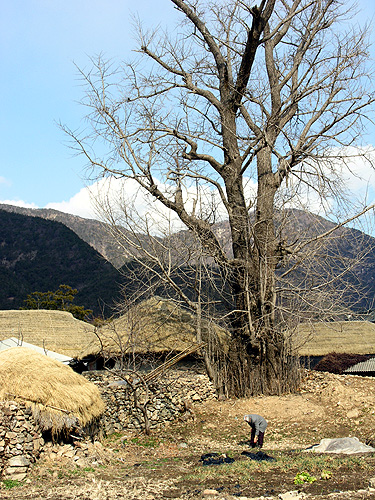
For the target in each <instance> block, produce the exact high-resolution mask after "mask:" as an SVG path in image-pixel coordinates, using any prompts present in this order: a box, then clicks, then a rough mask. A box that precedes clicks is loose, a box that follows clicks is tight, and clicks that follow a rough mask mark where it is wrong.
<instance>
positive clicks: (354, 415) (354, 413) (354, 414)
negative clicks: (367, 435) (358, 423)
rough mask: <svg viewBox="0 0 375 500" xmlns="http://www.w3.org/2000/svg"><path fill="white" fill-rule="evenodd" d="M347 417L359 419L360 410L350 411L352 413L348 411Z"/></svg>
mask: <svg viewBox="0 0 375 500" xmlns="http://www.w3.org/2000/svg"><path fill="white" fill-rule="evenodd" d="M346 416H347V417H348V418H358V417H359V410H358V409H356V408H355V409H354V410H350V411H348V413H347V414H346Z"/></svg>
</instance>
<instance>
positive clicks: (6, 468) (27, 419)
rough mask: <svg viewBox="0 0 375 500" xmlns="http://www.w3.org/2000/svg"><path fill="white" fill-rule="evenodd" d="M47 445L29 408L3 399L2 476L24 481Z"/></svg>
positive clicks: (0, 416) (0, 430)
mask: <svg viewBox="0 0 375 500" xmlns="http://www.w3.org/2000/svg"><path fill="white" fill-rule="evenodd" d="M43 445H44V439H43V437H42V433H41V431H40V430H39V428H38V426H37V424H36V423H35V421H34V418H33V416H32V413H31V410H30V408H27V407H26V406H24V405H22V404H20V403H15V402H13V401H2V402H0V476H2V477H3V478H4V479H8V478H9V479H13V480H18V481H22V480H23V479H24V478H25V477H26V474H27V471H28V468H29V467H30V465H31V464H32V463H33V462H35V460H36V459H37V458H38V456H39V454H40V452H41V449H42V447H43Z"/></svg>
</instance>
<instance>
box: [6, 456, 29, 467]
mask: <svg viewBox="0 0 375 500" xmlns="http://www.w3.org/2000/svg"><path fill="white" fill-rule="evenodd" d="M8 465H9V467H28V466H29V465H30V460H28V459H27V458H26V457H24V456H22V455H18V456H16V457H12V458H11V459H10V460H9V462H8Z"/></svg>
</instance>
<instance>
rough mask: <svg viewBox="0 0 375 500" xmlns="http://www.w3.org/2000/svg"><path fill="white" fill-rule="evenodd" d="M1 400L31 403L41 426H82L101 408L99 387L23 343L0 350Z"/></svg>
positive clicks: (54, 427)
mask: <svg viewBox="0 0 375 500" xmlns="http://www.w3.org/2000/svg"><path fill="white" fill-rule="evenodd" d="M0 400H2V401H3V400H15V401H20V402H23V403H24V404H26V405H27V406H30V407H31V408H32V410H33V414H34V417H35V418H36V419H37V420H38V422H39V424H40V425H41V427H42V428H43V429H44V430H51V431H52V432H53V433H57V432H61V431H63V430H69V428H71V427H75V426H76V424H77V423H78V425H79V426H80V427H85V426H87V425H88V424H89V423H91V422H93V421H95V420H96V419H97V418H98V417H100V415H101V414H102V413H103V412H104V409H105V407H104V403H103V401H102V399H101V397H100V393H99V390H98V388H97V387H96V386H95V385H94V384H92V383H91V382H89V381H87V380H86V379H85V378H84V377H82V375H78V373H75V372H74V371H73V370H72V369H71V368H70V367H69V366H66V365H63V364H62V363H60V362H59V361H56V360H54V359H52V358H48V357H47V356H44V355H43V354H39V353H37V352H36V351H33V350H31V349H28V348H26V347H12V348H10V349H7V350H5V351H2V352H0Z"/></svg>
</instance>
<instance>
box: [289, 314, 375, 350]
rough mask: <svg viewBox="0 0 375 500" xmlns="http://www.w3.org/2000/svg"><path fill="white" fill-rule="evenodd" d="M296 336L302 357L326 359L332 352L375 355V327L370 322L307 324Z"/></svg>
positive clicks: (296, 344) (296, 342)
mask: <svg viewBox="0 0 375 500" xmlns="http://www.w3.org/2000/svg"><path fill="white" fill-rule="evenodd" d="M294 337H295V340H294V344H295V346H296V349H297V351H298V353H299V355H300V356H325V355H326V354H329V353H330V352H337V353H351V354H375V324H374V323H370V322H369V321H332V322H318V323H311V324H307V323H304V324H301V325H299V327H298V328H297V331H296V333H295V335H294Z"/></svg>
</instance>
